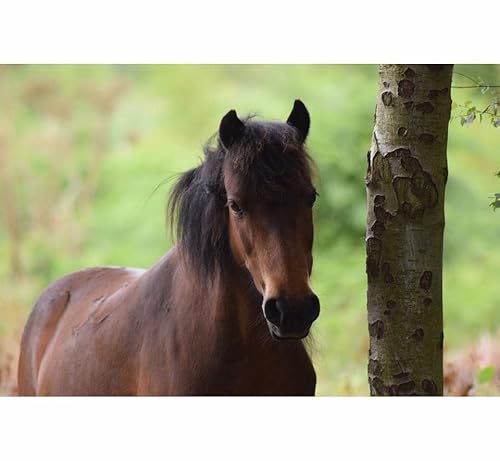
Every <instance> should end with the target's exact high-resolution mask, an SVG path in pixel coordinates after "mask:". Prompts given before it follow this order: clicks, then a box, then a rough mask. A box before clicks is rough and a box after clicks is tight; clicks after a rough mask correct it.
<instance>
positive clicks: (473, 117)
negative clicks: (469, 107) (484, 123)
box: [462, 112, 476, 126]
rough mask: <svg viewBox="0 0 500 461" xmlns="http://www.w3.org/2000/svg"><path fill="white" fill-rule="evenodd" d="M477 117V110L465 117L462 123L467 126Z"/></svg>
mask: <svg viewBox="0 0 500 461" xmlns="http://www.w3.org/2000/svg"><path fill="white" fill-rule="evenodd" d="M475 119H476V113H475V112H472V113H470V114H469V115H468V116H467V118H466V119H465V121H464V122H463V123H462V125H465V126H468V125H470V124H471V123H472V122H473V121H474V120H475Z"/></svg>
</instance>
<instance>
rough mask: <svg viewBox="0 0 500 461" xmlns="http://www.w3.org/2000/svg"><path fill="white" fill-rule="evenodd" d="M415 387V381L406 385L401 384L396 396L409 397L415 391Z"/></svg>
mask: <svg viewBox="0 0 500 461" xmlns="http://www.w3.org/2000/svg"><path fill="white" fill-rule="evenodd" d="M415 387H416V384H415V381H407V382H405V383H401V384H399V385H398V387H397V393H396V395H408V394H409V393H410V392H412V391H414V390H415Z"/></svg>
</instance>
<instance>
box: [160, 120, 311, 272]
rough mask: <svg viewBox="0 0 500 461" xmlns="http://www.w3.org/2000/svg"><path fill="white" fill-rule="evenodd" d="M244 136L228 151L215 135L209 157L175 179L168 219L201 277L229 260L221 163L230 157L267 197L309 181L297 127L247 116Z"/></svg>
mask: <svg viewBox="0 0 500 461" xmlns="http://www.w3.org/2000/svg"><path fill="white" fill-rule="evenodd" d="M244 122H245V131H244V133H243V136H242V138H241V139H240V140H239V141H238V142H236V143H235V144H233V145H232V146H231V148H230V150H229V151H227V150H226V148H225V147H224V146H223V145H222V142H221V141H220V138H219V137H217V138H216V143H215V146H214V145H211V142H210V141H211V140H212V139H214V138H215V136H213V137H212V138H211V140H209V142H208V143H207V145H206V146H205V147H204V156H205V159H204V161H203V163H202V164H201V165H200V166H198V167H197V168H194V169H191V170H189V171H187V172H185V173H184V174H183V175H182V176H181V177H180V178H179V180H178V181H177V183H176V184H175V186H174V187H173V190H172V192H171V195H170V198H169V201H168V208H167V212H168V219H169V220H170V225H171V228H172V229H173V230H174V229H175V230H176V235H177V238H178V244H179V246H180V248H181V251H182V254H183V256H184V257H185V258H186V260H187V261H188V262H189V263H190V264H191V266H192V267H193V268H194V269H195V271H196V272H198V273H199V275H201V276H202V277H203V278H206V279H210V275H211V274H213V273H214V272H215V271H216V270H224V268H226V267H228V263H229V262H230V261H231V250H230V246H229V237H228V230H227V226H228V222H227V212H226V201H227V198H226V191H225V188H224V174H223V167H224V161H225V159H226V158H228V159H229V161H230V167H231V168H232V169H233V171H234V172H235V173H236V174H237V175H238V177H239V178H240V181H241V183H242V184H243V185H244V187H246V188H247V190H251V191H252V192H253V193H254V194H255V196H257V197H259V199H260V198H262V199H263V200H272V201H280V200H283V199H284V198H285V197H286V196H287V195H289V194H290V192H293V191H294V190H297V189H299V187H303V186H304V184H307V185H309V184H310V183H311V180H312V175H313V162H312V160H311V158H310V157H309V155H308V154H307V152H306V150H305V148H304V145H303V143H302V142H301V140H300V139H299V137H298V134H297V131H296V130H295V128H293V127H291V126H290V125H287V124H286V123H278V122H263V121H255V120H253V119H252V118H251V117H248V118H247V119H246V120H245V121H244Z"/></svg>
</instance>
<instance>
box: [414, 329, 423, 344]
mask: <svg viewBox="0 0 500 461" xmlns="http://www.w3.org/2000/svg"><path fill="white" fill-rule="evenodd" d="M424 336H425V334H424V330H423V329H422V328H417V329H416V330H415V331H414V332H413V334H412V335H411V338H412V339H414V340H415V341H416V342H417V343H420V342H422V341H423V339H424Z"/></svg>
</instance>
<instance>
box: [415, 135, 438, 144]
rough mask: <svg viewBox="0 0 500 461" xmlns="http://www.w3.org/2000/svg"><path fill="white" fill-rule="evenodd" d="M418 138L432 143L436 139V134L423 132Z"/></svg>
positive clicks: (425, 142)
mask: <svg viewBox="0 0 500 461" xmlns="http://www.w3.org/2000/svg"><path fill="white" fill-rule="evenodd" d="M418 140H419V141H421V142H423V143H424V144H432V143H433V142H434V141H435V140H436V136H435V135H433V134H431V133H421V134H420V135H419V136H418Z"/></svg>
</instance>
